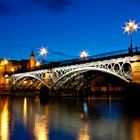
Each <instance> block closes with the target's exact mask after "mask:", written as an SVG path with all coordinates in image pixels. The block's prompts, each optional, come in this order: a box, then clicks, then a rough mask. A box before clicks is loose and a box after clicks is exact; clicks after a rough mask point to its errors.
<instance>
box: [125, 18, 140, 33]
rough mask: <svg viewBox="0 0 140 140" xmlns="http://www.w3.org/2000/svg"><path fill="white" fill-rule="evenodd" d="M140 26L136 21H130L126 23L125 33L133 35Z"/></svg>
mask: <svg viewBox="0 0 140 140" xmlns="http://www.w3.org/2000/svg"><path fill="white" fill-rule="evenodd" d="M138 28H139V25H138V24H136V23H135V21H131V20H129V22H127V23H125V27H123V29H124V32H128V33H131V32H133V31H137V29H138Z"/></svg>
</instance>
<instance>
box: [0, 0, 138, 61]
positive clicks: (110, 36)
mask: <svg viewBox="0 0 140 140" xmlns="http://www.w3.org/2000/svg"><path fill="white" fill-rule="evenodd" d="M139 4H140V2H139V1H138V0H135V1H133V0H114V1H111V0H106V1H104V0H99V1H93V0H82V1H80V0H77V1H76V2H75V1H74V0H21V1H20V2H19V1H18V0H13V1H12V2H11V1H10V0H1V1H0V21H1V22H0V46H1V47H0V56H1V58H7V59H17V60H21V59H29V56H30V54H31V51H32V50H34V53H35V56H36V58H37V59H41V57H38V56H39V53H38V51H39V49H40V48H42V46H44V47H46V48H47V49H48V54H47V56H46V58H45V59H46V60H48V61H59V60H65V59H73V58H78V57H79V54H80V52H81V51H82V50H87V51H88V52H89V55H96V54H101V53H105V52H112V51H117V50H123V49H128V48H129V47H130V43H129V36H128V35H127V34H124V33H123V32H124V30H123V27H124V25H125V23H126V22H128V21H129V20H132V21H133V20H135V21H136V22H137V23H140V17H139V12H140V9H139ZM135 46H140V32H139V31H137V32H135V33H134V34H133V47H135Z"/></svg>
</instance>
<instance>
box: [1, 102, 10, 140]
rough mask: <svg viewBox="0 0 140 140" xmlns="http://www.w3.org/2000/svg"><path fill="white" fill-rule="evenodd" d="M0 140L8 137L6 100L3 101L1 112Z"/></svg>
mask: <svg viewBox="0 0 140 140" xmlns="http://www.w3.org/2000/svg"><path fill="white" fill-rule="evenodd" d="M0 125H1V129H0V131H1V132H0V133H1V140H8V139H9V120H8V102H6V103H5V105H4V107H3V110H2V112H1V124H0Z"/></svg>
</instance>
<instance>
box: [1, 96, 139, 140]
mask: <svg viewBox="0 0 140 140" xmlns="http://www.w3.org/2000/svg"><path fill="white" fill-rule="evenodd" d="M139 108H140V106H137V109H139ZM8 139H10V140H140V115H139V114H137V113H134V114H133V113H130V112H129V111H128V110H126V107H125V104H124V100H123V99H112V98H111V97H109V98H106V99H105V98H102V99H98V98H93V97H92V98H87V99H81V98H58V99H54V98H52V99H48V100H47V101H45V102H44V101H43V102H42V101H40V99H39V98H38V97H0V140H8Z"/></svg>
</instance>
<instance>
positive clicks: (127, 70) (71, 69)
mask: <svg viewBox="0 0 140 140" xmlns="http://www.w3.org/2000/svg"><path fill="white" fill-rule="evenodd" d="M131 59H132V56H128V57H120V58H116V59H109V60H102V61H96V62H88V63H82V64H75V65H67V66H61V67H57V68H52V69H45V70H37V71H31V72H24V73H18V74H13V75H11V79H10V81H11V86H14V85H16V84H17V83H19V82H18V81H20V80H23V78H25V80H26V77H32V78H34V79H37V80H38V81H40V82H41V83H42V84H43V85H45V86H47V87H49V88H50V89H51V88H53V87H54V86H55V85H59V84H58V83H59V82H61V84H62V83H65V81H67V80H69V79H70V78H71V77H73V76H75V75H74V73H75V74H76V73H81V72H86V71H89V70H91V71H100V72H104V73H108V74H111V75H114V76H116V77H118V78H120V79H122V80H124V81H126V82H129V81H131V77H132V65H131ZM71 74H72V75H71ZM69 75H70V77H69ZM64 77H65V78H64ZM61 80H62V81H61ZM46 81H47V82H46ZM32 84H34V83H32ZM57 88H59V86H58V87H57Z"/></svg>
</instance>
